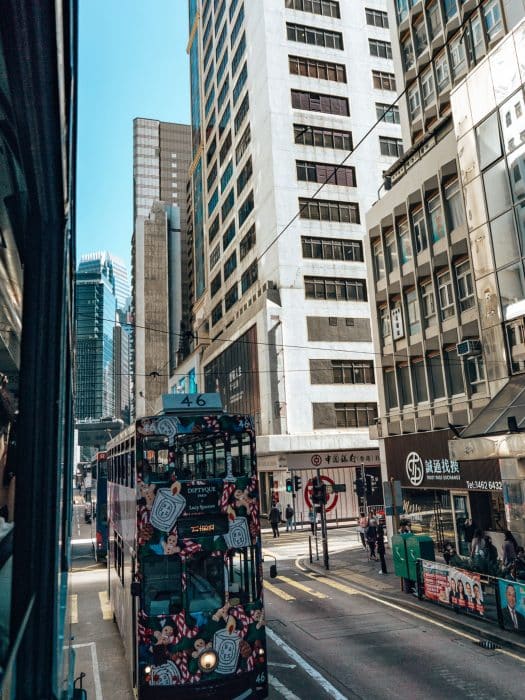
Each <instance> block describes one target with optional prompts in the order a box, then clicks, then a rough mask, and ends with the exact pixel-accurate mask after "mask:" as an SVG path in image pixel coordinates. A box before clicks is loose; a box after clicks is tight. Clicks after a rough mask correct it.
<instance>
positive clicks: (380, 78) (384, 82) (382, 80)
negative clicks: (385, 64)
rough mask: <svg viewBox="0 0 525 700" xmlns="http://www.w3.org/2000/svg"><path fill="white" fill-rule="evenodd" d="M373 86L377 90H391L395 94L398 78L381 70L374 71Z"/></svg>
mask: <svg viewBox="0 0 525 700" xmlns="http://www.w3.org/2000/svg"><path fill="white" fill-rule="evenodd" d="M372 85H373V86H374V87H375V88H376V89H377V90H390V91H391V92H395V90H396V78H395V75H394V74H393V73H385V72H384V71H380V70H373V71H372Z"/></svg>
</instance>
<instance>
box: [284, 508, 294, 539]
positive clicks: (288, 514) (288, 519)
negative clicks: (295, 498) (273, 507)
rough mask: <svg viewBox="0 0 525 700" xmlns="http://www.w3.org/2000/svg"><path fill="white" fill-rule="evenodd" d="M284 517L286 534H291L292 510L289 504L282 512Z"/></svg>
mask: <svg viewBox="0 0 525 700" xmlns="http://www.w3.org/2000/svg"><path fill="white" fill-rule="evenodd" d="M284 517H285V518H286V532H293V508H292V506H291V505H290V504H289V503H288V505H287V506H286V510H285V511H284Z"/></svg>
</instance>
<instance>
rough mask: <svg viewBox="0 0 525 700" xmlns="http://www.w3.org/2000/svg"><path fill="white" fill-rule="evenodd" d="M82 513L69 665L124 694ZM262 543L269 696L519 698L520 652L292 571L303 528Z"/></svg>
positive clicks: (114, 695)
mask: <svg viewBox="0 0 525 700" xmlns="http://www.w3.org/2000/svg"><path fill="white" fill-rule="evenodd" d="M82 514H83V510H82V509H81V508H80V507H76V508H75V518H76V521H75V525H74V538H75V539H76V540H77V543H74V544H73V574H72V586H71V594H72V595H73V596H76V598H75V599H74V600H75V604H76V609H77V618H76V619H77V621H76V622H74V623H73V624H72V627H71V629H72V633H73V635H74V637H75V639H74V642H73V643H74V644H75V645H76V652H77V663H76V668H77V669H78V671H81V670H82V671H84V672H85V673H86V678H85V680H84V687H85V688H86V689H87V690H88V697H89V698H90V700H91V699H92V698H93V699H94V700H102V699H108V700H109V699H110V698H111V700H128V699H129V700H131V698H133V694H132V691H131V686H130V684H129V679H128V674H127V671H126V665H125V659H124V653H123V648H122V645H121V643H120V638H119V635H118V630H117V628H116V625H115V624H114V623H113V620H112V617H111V613H110V611H109V610H108V609H107V606H106V605H105V589H106V580H107V570H106V568H105V567H104V566H103V565H100V564H96V563H95V561H94V559H93V555H92V546H91V544H90V541H89V538H90V526H89V525H85V524H84V523H83V521H82ZM75 528H76V529H75ZM86 540H87V542H86ZM330 542H331V547H333V548H336V547H337V548H344V547H348V546H349V545H350V546H352V545H355V544H357V543H356V542H355V535H353V534H350V531H348V530H339V531H332V532H331V533H330ZM264 549H265V561H266V566H267V567H268V566H269V564H270V563H272V562H273V561H274V560H273V558H272V556H271V555H273V556H275V557H276V560H277V564H278V572H279V575H278V577H277V578H276V579H273V580H270V579H268V580H267V581H266V582H265V589H266V590H265V608H266V619H267V630H268V637H269V639H268V659H269V673H270V694H269V698H270V699H271V700H282V699H283V698H285V700H298V699H299V700H310V699H315V700H317V699H319V700H324V699H325V698H331V699H332V700H344V698H348V699H350V698H362V699H363V700H375V699H376V698H377V699H378V700H379V698H381V700H383V699H384V698H388V699H389V700H390V699H392V700H394V699H397V698H400V699H401V698H402V699H403V700H407V699H409V700H417V699H418V698H425V700H427V699H434V698H435V699H436V700H441V699H442V698H443V699H445V698H446V699H447V700H450V699H451V698H454V700H456V699H457V700H460V699H462V698H476V699H477V700H488V699H491V698H493V699H494V700H510V699H511V698H512V699H514V698H516V699H517V698H520V700H521V699H522V698H523V687H524V679H525V660H523V659H520V658H519V657H518V656H517V655H516V654H514V653H509V652H505V651H501V650H495V651H489V650H484V649H482V648H480V647H479V646H477V644H476V643H475V641H476V640H474V639H473V638H470V637H469V636H468V635H464V634H462V633H458V632H457V631H455V630H453V629H449V628H447V627H445V626H443V625H441V624H440V625H437V624H434V623H432V621H431V620H427V619H424V618H422V617H421V616H413V615H409V614H407V613H406V612H404V611H403V610H401V609H400V608H397V607H396V606H394V605H392V604H390V605H389V606H387V605H385V604H383V603H381V602H379V601H378V600H376V599H375V598H374V597H373V596H370V595H365V594H361V593H356V592H355V589H352V588H350V587H349V586H344V585H340V584H338V583H337V582H334V581H333V580H331V579H329V578H327V577H325V576H317V575H315V574H310V573H309V572H306V571H302V570H300V569H299V568H298V566H297V561H296V560H297V559H298V558H300V557H303V556H305V555H306V554H307V551H308V547H307V535H306V533H305V534H303V533H301V532H297V533H293V534H291V535H286V534H284V533H283V536H282V537H281V538H280V539H279V540H274V539H273V538H271V536H270V538H268V535H265V546H264ZM74 608H75V605H74V606H73V609H74Z"/></svg>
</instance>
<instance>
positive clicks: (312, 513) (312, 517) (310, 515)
mask: <svg viewBox="0 0 525 700" xmlns="http://www.w3.org/2000/svg"><path fill="white" fill-rule="evenodd" d="M308 520H309V521H310V527H311V528H312V535H315V510H314V508H313V506H310V510H309V511H308Z"/></svg>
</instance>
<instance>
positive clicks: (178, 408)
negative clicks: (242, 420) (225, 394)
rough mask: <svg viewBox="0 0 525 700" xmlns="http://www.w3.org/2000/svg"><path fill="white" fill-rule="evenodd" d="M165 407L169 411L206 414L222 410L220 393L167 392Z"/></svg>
mask: <svg viewBox="0 0 525 700" xmlns="http://www.w3.org/2000/svg"><path fill="white" fill-rule="evenodd" d="M162 403H163V408H164V410H165V411H167V412H174V413H192V414H195V415H198V414H201V415H206V414H207V413H210V412H217V411H219V412H220V411H222V402H221V396H220V394H213V393H210V394H165V395H164V396H163V397H162Z"/></svg>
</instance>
